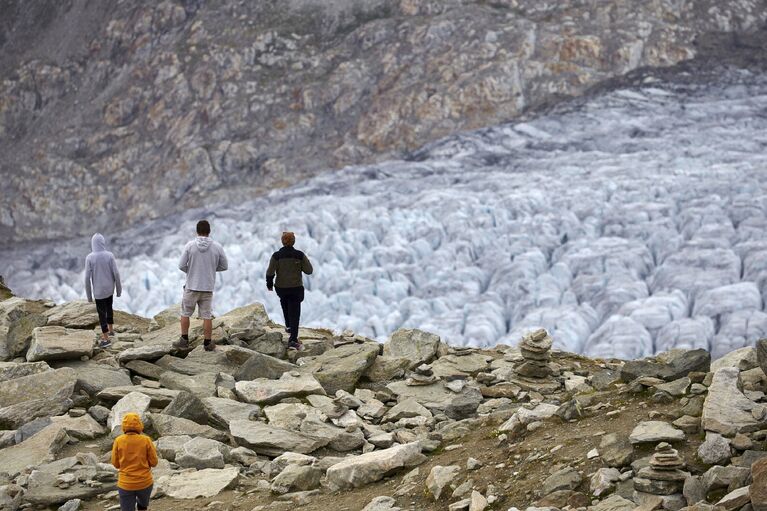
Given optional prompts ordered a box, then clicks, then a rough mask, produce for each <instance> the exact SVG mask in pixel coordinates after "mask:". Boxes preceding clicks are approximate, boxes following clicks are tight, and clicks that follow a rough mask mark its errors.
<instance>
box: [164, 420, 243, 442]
mask: <svg viewBox="0 0 767 511" xmlns="http://www.w3.org/2000/svg"><path fill="white" fill-rule="evenodd" d="M149 420H150V421H151V423H152V429H153V430H154V431H155V432H156V433H157V434H158V435H159V436H179V435H188V436H190V437H203V438H210V439H211V440H217V441H219V442H228V441H229V437H228V435H227V434H226V433H224V432H222V431H218V430H216V429H213V428H211V427H210V426H204V425H202V424H197V423H196V422H192V421H190V420H187V419H182V418H181V417H173V416H172V415H165V414H162V413H152V414H149Z"/></svg>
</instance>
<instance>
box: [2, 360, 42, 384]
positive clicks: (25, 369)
mask: <svg viewBox="0 0 767 511" xmlns="http://www.w3.org/2000/svg"><path fill="white" fill-rule="evenodd" d="M50 370H51V366H49V365H48V364H47V363H46V362H22V363H19V362H0V383H2V382H5V381H8V380H15V379H16V378H21V377H23V376H30V375H32V374H38V373H44V372H46V371H50Z"/></svg>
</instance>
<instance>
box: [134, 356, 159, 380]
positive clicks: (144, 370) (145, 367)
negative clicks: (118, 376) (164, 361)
mask: <svg viewBox="0 0 767 511" xmlns="http://www.w3.org/2000/svg"><path fill="white" fill-rule="evenodd" d="M125 367H126V369H130V371H131V372H132V373H135V374H137V375H139V376H143V377H145V378H151V379H152V380H159V379H160V376H161V375H162V373H164V372H165V371H166V369H165V368H163V367H160V366H158V365H155V364H152V363H151V362H147V361H146V360H131V361H130V362H128V363H126V364H125Z"/></svg>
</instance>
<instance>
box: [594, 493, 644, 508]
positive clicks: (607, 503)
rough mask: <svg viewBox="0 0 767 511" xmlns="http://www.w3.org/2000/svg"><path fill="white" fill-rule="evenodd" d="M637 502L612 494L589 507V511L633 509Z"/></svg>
mask: <svg viewBox="0 0 767 511" xmlns="http://www.w3.org/2000/svg"><path fill="white" fill-rule="evenodd" d="M635 508H636V504H634V503H633V502H632V501H630V500H628V499H625V498H623V497H621V496H620V495H610V496H609V497H607V498H606V499H604V500H603V501H601V502H599V503H597V504H596V505H594V506H591V507H589V511H633V509H635Z"/></svg>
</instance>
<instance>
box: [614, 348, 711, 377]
mask: <svg viewBox="0 0 767 511" xmlns="http://www.w3.org/2000/svg"><path fill="white" fill-rule="evenodd" d="M710 367H711V354H710V353H709V352H708V351H706V350H704V349H696V350H680V349H673V350H669V351H666V352H663V353H660V354H658V355H657V356H656V357H655V359H654V360H653V359H644V360H629V361H627V362H626V363H625V364H624V365H623V367H621V370H620V377H621V380H623V381H624V382H630V381H633V380H635V379H637V378H639V377H642V376H652V377H654V378H660V379H662V380H666V381H673V380H678V379H679V378H682V377H684V376H687V375H688V374H689V373H691V372H693V371H696V372H703V373H705V372H708V370H709V368H710Z"/></svg>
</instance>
